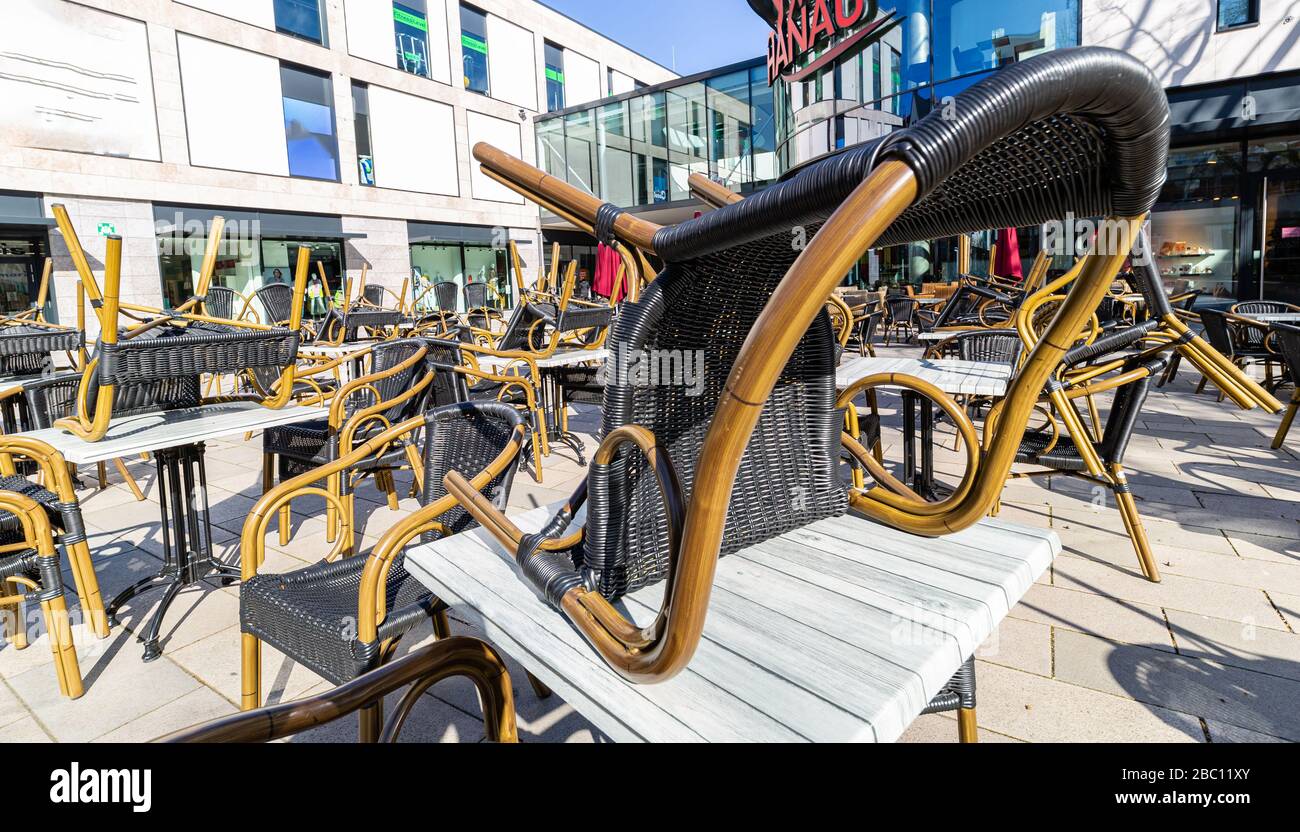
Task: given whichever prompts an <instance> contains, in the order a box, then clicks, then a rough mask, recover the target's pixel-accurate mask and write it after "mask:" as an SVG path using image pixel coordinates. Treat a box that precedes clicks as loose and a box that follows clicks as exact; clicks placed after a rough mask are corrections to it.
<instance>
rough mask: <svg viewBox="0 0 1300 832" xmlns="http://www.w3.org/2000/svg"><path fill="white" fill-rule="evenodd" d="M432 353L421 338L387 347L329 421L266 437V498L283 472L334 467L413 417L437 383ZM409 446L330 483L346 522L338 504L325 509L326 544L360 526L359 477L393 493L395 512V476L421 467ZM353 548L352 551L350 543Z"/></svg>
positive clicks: (379, 348)
mask: <svg viewBox="0 0 1300 832" xmlns="http://www.w3.org/2000/svg"><path fill="white" fill-rule="evenodd" d="M426 354H427V350H426V348H425V346H424V344H423V343H422V342H421V341H419V340H417V339H410V338H408V339H403V340H400V341H386V342H384V343H381V344H375V345H374V346H373V347H371V349H370V371H369V373H368V374H367V375H364V376H362V377H360V378H357V379H353V380H352V381H350V382H348V383H347V384H345V385H343V387H342V388H340V390H339V391H338V393H337V394H336V395H334V396H333V399H332V401H331V402H330V409H329V413H328V415H327V416H325V417H323V418H321V419H315V420H312V421H308V422H298V423H295V424H292V425H282V426H279V427H273V428H268V429H267V430H266V431H264V432H263V433H262V492H263V493H267V492H269V491H270V490H271V487H272V485H273V481H272V480H273V477H274V474H275V473H276V471H277V463H278V473H279V478H280V481H281V482H285V481H286V480H289V479H291V478H293V477H296V476H299V475H301V474H303V473H306V472H309V471H311V470H313V469H315V468H319V467H320V466H322V465H325V464H326V463H329V462H333V461H334V460H336V459H338V458H339V457H340V456H342V455H347V454H348V453H349V452H350V451H351V449H352V448H353V447H355V446H357V445H359V444H361V443H362V442H364V441H365V440H366V439H369V438H370V437H372V436H375V435H377V434H379V433H381V432H383V431H384V430H386V429H387V428H389V427H391V426H392V425H395V424H397V423H398V422H399V421H401V420H402V419H404V418H406V417H409V416H410V415H412V414H413V412H415V410H416V409H417V408H418V406H419V404H420V403H421V402H422V401H423V400H424V390H425V388H426V387H428V385H429V383H430V381H431V374H430V371H429V370H428V368H427V367H426V363H425V359H426ZM414 454H415V449H414V446H413V445H412V444H411V442H410V441H401V442H396V443H393V445H392V446H391V447H389V448H387V449H386V450H385V451H384V453H382V454H378V455H375V456H373V457H369V458H367V459H366V460H365V461H364V462H363V463H361V464H359V465H358V466H357V467H355V468H351V469H348V470H346V471H344V472H342V473H341V474H338V475H335V476H333V477H331V478H330V479H329V481H328V483H327V486H326V488H327V490H328V491H329V493H330V494H332V495H335V496H336V497H338V498H339V502H340V504H341V505H343V506H344V507H345V516H344V517H342V518H339V517H338V516H337V515H336V512H335V510H334V509H335V504H334V503H333V502H329V503H327V506H326V522H327V527H328V533H327V538H328V540H331V541H332V540H334V539H335V536H336V534H337V532H338V528H339V527H340V524H341V525H342V526H343V527H344V528H345V529H346V530H347V531H346V535H347V536H349V538H350V536H351V534H352V533H353V530H354V523H355V495H354V493H353V488H354V485H355V481H354V477H356V478H357V479H360V478H364V477H365V476H373V477H374V478H375V484H376V485H377V486H378V487H379V488H380V489H381V490H382V491H383V492H384V493H385V494H386V495H387V498H388V504H389V507H390V508H392V509H393V510H394V511H396V510H397V507H398V506H397V500H398V497H397V490H396V487H395V484H394V482H393V478H392V470H393V469H394V468H397V467H400V466H402V465H404V464H410V465H413V466H414V465H416V464H417V460H416V458H415V456H414ZM289 521H290V515H289V511H288V506H287V504H286V506H285V509H284V510H283V511H282V512H281V516H280V541H281V544H286V543H288V540H289ZM347 544H348V546H349V548H350V547H351V544H352V540H351V539H348V540H347Z"/></svg>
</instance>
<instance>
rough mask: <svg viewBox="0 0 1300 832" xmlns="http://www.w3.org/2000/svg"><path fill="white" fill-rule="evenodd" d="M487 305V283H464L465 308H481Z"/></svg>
mask: <svg viewBox="0 0 1300 832" xmlns="http://www.w3.org/2000/svg"><path fill="white" fill-rule="evenodd" d="M487 305H488V285H487V284H486V283H466V284H465V309H467V310H469V309H483V308H485V307H486V306H487Z"/></svg>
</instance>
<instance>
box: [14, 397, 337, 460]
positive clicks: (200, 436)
mask: <svg viewBox="0 0 1300 832" xmlns="http://www.w3.org/2000/svg"><path fill="white" fill-rule="evenodd" d="M324 415H325V411H324V410H322V409H321V408H319V407H302V406H299V405H291V406H289V407H285V408H283V409H281V410H271V409H269V408H265V407H262V406H261V405H259V404H256V403H254V402H231V403H229V404H209V405H204V406H203V407H189V408H185V409H183V410H166V411H157V412H153V413H142V414H139V415H137V416H124V417H122V418H120V419H114V420H113V421H112V422H111V423H110V425H109V428H108V435H107V436H105V437H104V438H103V439H101V440H99V441H98V442H86V441H85V440H82V439H78V438H77V437H76V436H73V435H72V434H71V433H68V432H67V431H64V430H62V429H61V428H44V429H42V430H31V431H25V432H23V433H21V434H19V435H20V436H27V437H31V438H32V439H39V440H40V441H41V442H44V443H45V444H47V445H49V446H50V447H52V448H54V449H55V450H56V451H58V452H60V453H61V454H63V458H64V459H66V460H67V461H68V462H71V463H74V464H76V465H85V464H87V463H91V462H101V461H103V460H107V459H115V458H117V457H125V456H131V455H133V454H140V453H144V452H145V451H156V450H161V449H163V448H175V447H177V446H180V445H189V444H192V443H195V442H207V441H209V440H212V439H220V438H221V437H223V436H234V435H236V434H241V433H246V432H248V431H250V430H263V429H265V428H269V427H275V426H276V425H289V424H293V423H295V422H305V421H308V420H310V419H319V418H322V417H323V416H324Z"/></svg>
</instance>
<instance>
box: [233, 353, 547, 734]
mask: <svg viewBox="0 0 1300 832" xmlns="http://www.w3.org/2000/svg"><path fill="white" fill-rule="evenodd" d="M421 360H423V353H421ZM414 433H422V435H423V441H422V458H423V466H424V468H423V475H424V476H423V479H424V484H425V485H424V491H423V493H422V495H421V502H422V504H423V507H422V508H421V509H419V510H417V511H415V512H413V513H412V514H411V515H409V516H408V517H405V518H403V519H402V520H401V521H399V522H398V523H397V524H396V525H395V526H393V528H392V529H390V530H389V531H388V532H387V533H385V534H384V536H383V538H382V539H381V540H380V541H379V542H378V543H377V544H376V545H375V547H374V549H373V550H372V551H371V553H370V554H369V555H368V556H366V557H346V558H344V559H342V560H336V561H332V562H323V563H320V564H317V565H315V566H309V567H307V568H305V569H300V570H298V571H296V572H290V573H286V574H266V575H259V574H257V569H258V566H259V565H260V563H261V562H262V559H263V557H264V553H265V535H266V528H267V525H268V523H269V520H270V516H271V514H272V513H273V512H276V511H283V509H284V508H287V507H288V506H289V502H290V501H291V500H292V499H293V498H294V497H295V496H298V495H301V494H303V493H309V492H305V491H304V489H305V488H306V487H307V486H309V485H310V484H311V483H312V482H313V481H318V480H319V479H320V478H322V477H339V476H346V474H347V472H348V471H349V470H354V469H357V468H361V467H365V466H366V465H368V464H369V463H368V462H367V460H368V459H370V458H371V457H372V455H374V454H375V453H376V452H377V451H382V449H383V447H384V446H386V445H389V444H392V443H397V442H400V441H402V439H403V438H404V437H407V436H410V435H412V434H414ZM523 433H524V428H523V422H522V420H521V419H520V417H519V414H518V413H517V412H516V411H515V410H514V408H512V407H509V406H508V405H504V404H495V403H468V404H455V405H450V406H447V407H441V408H437V409H435V410H431V411H429V412H427V413H425V414H423V415H420V416H417V417H414V418H411V419H408V420H406V421H404V422H402V423H400V424H397V425H395V426H394V427H393V428H391V429H389V430H386V431H384V432H383V433H381V434H379V435H377V436H371V438H370V441H368V442H367V443H365V444H363V445H361V446H360V447H359V448H358V449H357V450H356V451H354V452H351V453H349V454H348V455H346V456H344V457H342V458H340V459H337V460H335V461H332V462H329V463H327V464H325V465H323V466H322V467H321V468H319V469H316V470H314V471H309V472H307V473H305V474H302V475H300V476H298V477H296V478H295V479H293V480H290V481H288V482H286V483H282V484H281V485H280V486H278V487H277V488H276V489H275V490H273V491H271V492H269V493H267V494H266V495H265V496H263V498H262V499H261V501H260V502H259V503H258V504H257V505H256V506H255V507H254V509H253V512H252V514H251V516H250V518H249V520H248V521H247V523H246V524H245V526H244V535H243V547H242V551H241V558H242V564H243V578H244V583H243V586H241V587H240V593H239V598H240V602H239V620H240V629H241V631H242V632H243V634H244V637H243V644H244V664H243V675H244V683H243V684H244V687H243V689H244V691H245V694H244V700H243V707H244V709H245V710H248V709H250V708H254V707H259V706H260V705H261V695H260V679H261V665H260V644H261V642H266V643H267V644H270V645H272V646H273V647H275V648H276V649H277V650H279V651H281V652H282V653H284V654H285V655H287V656H288V657H290V658H291V659H293V660H294V661H296V662H298V663H300V664H302V665H304V666H306V667H308V668H310V669H311V670H312V671H314V672H316V673H318V674H320V675H321V676H323V677H325V678H326V679H328V680H329V681H331V682H333V683H335V684H343V683H345V682H348V681H350V680H352V679H355V678H357V677H358V676H360V675H361V674H363V673H366V672H367V671H370V670H373V669H374V668H376V667H378V666H379V665H381V664H383V663H384V662H385V661H387V660H388V659H389V658H390V657H391V656H392V655H393V653H394V650H395V648H396V646H397V643H398V641H399V640H400V639H401V637H402V636H403V635H404V634H406V633H407V632H409V631H410V629H411V628H412V627H414V626H415V625H417V624H418V623H420V622H421V621H423V620H425V619H429V618H432V619H433V622H434V629H435V632H436V634H437V635H438V637H439V638H446V637H448V636H450V631H449V629H448V625H447V620H446V617H445V614H444V613H445V610H446V607H445V605H443V604H442V603H440V602H439V601H438V600H437V599H436V598H434V597H433V596H432V594H430V592H429V590H428V589H426V588H425V587H424V586H423V585H421V584H420V583H419V581H417V580H416V579H415V578H413V577H411V576H410V575H409V574H408V573H407V571H406V569H405V567H404V566H403V555H402V552H403V550H404V549H405V547H406V545H407V544H408V543H410V542H411V541H413V540H414V539H415V538H417V537H420V538H422V539H423V540H425V541H431V540H436V539H438V538H440V537H443V536H446V535H451V534H456V533H458V532H462V531H465V530H466V529H471V528H475V527H476V526H477V525H478V524H477V523H476V522H475V520H474V518H473V517H472V516H471V515H470V514H469V513H468V512H467V511H465V509H464V508H463V507H462V506H460V505H459V504H458V503H457V500H456V499H455V498H453V497H451V496H450V495H448V494H447V492H446V490H445V488H444V486H443V479H444V477H445V476H446V475H447V473H448V472H450V471H456V472H459V473H461V474H462V475H464V476H474V477H475V478H476V482H477V486H476V487H477V493H479V494H480V495H488V496H487V497H486V498H485V499H489V500H490V502H491V503H492V505H494V506H496V507H497V508H499V509H503V508H504V507H505V506H506V504H507V501H508V500H509V497H510V487H511V484H512V483H513V481H514V473H515V470H516V469H517V467H518V457H519V450H520V447H521V444H522V439H523ZM348 551H349V549H348V547H347V545H346V544H345V545H344V546H343V547H342V548H341V551H340V553H341V554H347V553H348ZM380 707H381V706H380V705H378V704H377V705H375V706H373V707H371V708H368V709H366V710H365V711H363V713H362V717H361V719H362V729H361V735H362V739H363V740H365V739H367V738H371V737H373V736H374V735H375V733H376V730H377V723H378V720H379V719H380V716H381V715H380Z"/></svg>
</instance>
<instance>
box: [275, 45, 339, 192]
mask: <svg viewBox="0 0 1300 832" xmlns="http://www.w3.org/2000/svg"><path fill="white" fill-rule="evenodd" d="M280 90H281V96H282V98H283V100H284V137H285V141H286V142H287V144H288V150H289V175H290V176H302V177H305V178H308V179H328V180H331V181H334V182H337V181H338V179H339V146H338V141H337V140H336V137H335V135H334V85H333V83H332V82H331V81H330V77H329V76H328V75H320V74H317V73H315V72H309V71H307V70H304V69H298V68H296V67H291V66H287V65H284V64H282V65H281V66H280Z"/></svg>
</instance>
